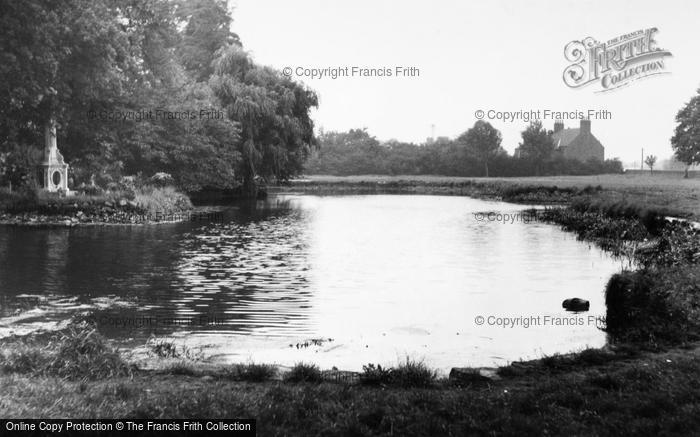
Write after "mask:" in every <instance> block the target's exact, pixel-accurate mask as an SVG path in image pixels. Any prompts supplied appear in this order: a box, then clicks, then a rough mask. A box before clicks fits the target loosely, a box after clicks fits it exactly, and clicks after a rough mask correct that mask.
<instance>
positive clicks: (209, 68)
mask: <svg viewBox="0 0 700 437" xmlns="http://www.w3.org/2000/svg"><path fill="white" fill-rule="evenodd" d="M176 15H177V18H178V20H179V21H180V23H182V25H183V26H184V29H183V31H182V39H181V41H180V42H179V43H178V47H177V53H178V55H179V56H180V59H181V61H182V65H183V66H184V67H185V69H186V70H187V71H188V72H189V73H191V74H192V75H193V77H194V78H195V80H197V81H206V80H208V79H209V76H211V75H212V74H213V73H214V66H213V61H214V60H215V59H216V56H217V52H218V51H219V50H220V49H222V48H224V47H227V46H229V45H236V46H238V47H241V42H240V40H239V38H238V35H236V34H235V33H233V32H232V31H231V22H232V21H233V19H232V18H231V14H230V13H229V10H228V5H227V2H226V0H178V1H177V9H176Z"/></svg>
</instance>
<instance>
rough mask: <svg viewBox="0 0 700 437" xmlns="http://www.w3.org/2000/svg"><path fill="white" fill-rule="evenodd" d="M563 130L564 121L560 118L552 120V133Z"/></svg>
mask: <svg viewBox="0 0 700 437" xmlns="http://www.w3.org/2000/svg"><path fill="white" fill-rule="evenodd" d="M563 130H564V122H563V121H561V120H556V121H555V122H554V133H557V132H561V131H563Z"/></svg>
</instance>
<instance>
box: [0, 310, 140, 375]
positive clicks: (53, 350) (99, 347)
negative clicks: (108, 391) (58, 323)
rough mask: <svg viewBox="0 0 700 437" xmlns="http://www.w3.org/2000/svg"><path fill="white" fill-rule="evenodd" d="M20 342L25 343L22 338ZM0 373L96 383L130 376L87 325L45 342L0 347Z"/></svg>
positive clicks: (58, 334) (116, 356)
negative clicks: (105, 379)
mask: <svg viewBox="0 0 700 437" xmlns="http://www.w3.org/2000/svg"><path fill="white" fill-rule="evenodd" d="M21 340H26V339H24V338H22V339H21ZM3 346H4V349H6V351H5V352H3V353H2V354H0V369H2V370H3V371H4V372H15V373H25V374H33V375H42V376H58V377H61V378H67V379H100V378H109V377H113V376H124V375H129V374H131V368H130V367H129V366H128V365H127V364H126V363H125V362H124V361H123V360H122V358H121V356H120V355H119V353H118V352H117V351H116V350H115V349H113V348H112V347H111V346H109V345H108V344H107V342H106V340H105V339H104V338H103V337H102V336H101V335H100V334H99V333H98V332H97V331H96V329H95V328H94V326H93V325H90V324H89V323H85V322H83V323H78V324H72V325H70V326H69V327H68V328H66V329H65V330H63V331H60V332H58V333H53V334H52V335H51V336H50V337H49V338H48V341H43V342H40V343H37V344H31V345H30V344H25V343H24V341H23V342H18V343H16V344H4V345H3Z"/></svg>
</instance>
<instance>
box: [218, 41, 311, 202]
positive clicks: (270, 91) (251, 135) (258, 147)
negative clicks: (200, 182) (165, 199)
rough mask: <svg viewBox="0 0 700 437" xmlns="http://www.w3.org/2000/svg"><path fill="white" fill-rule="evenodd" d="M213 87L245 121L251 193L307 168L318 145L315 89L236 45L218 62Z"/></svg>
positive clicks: (246, 186)
mask: <svg viewBox="0 0 700 437" xmlns="http://www.w3.org/2000/svg"><path fill="white" fill-rule="evenodd" d="M210 86H211V88H212V90H214V93H215V95H216V96H217V97H218V98H219V100H220V102H221V104H222V105H223V107H224V108H225V109H226V111H227V114H228V117H229V118H230V119H232V120H234V121H236V122H238V123H240V126H241V140H240V142H239V145H238V147H239V153H240V156H241V158H242V159H241V161H240V164H239V168H238V174H239V177H240V179H241V182H242V184H243V190H244V192H245V194H246V195H248V196H250V197H255V196H257V191H258V183H259V182H264V183H267V182H270V181H272V180H274V181H286V180H288V179H289V178H291V177H293V176H295V175H298V174H299V173H300V172H301V171H302V169H303V164H304V161H305V160H306V158H307V157H308V156H309V153H310V151H311V148H312V147H314V146H316V139H315V137H314V134H313V121H312V120H311V117H310V114H309V112H310V111H311V108H313V107H316V106H318V98H317V96H316V94H315V93H314V92H313V91H311V90H309V89H308V88H306V87H304V86H303V85H301V84H299V83H296V82H294V81H293V80H291V79H289V78H287V77H284V76H283V75H282V74H281V73H280V72H279V71H277V70H274V69H272V68H269V67H262V66H259V65H256V64H255V63H254V62H253V61H252V60H251V58H250V56H249V55H248V54H247V53H246V52H245V51H243V50H242V49H241V48H240V47H238V46H235V45H232V46H229V47H227V48H226V49H225V50H223V51H222V53H221V55H220V56H219V58H218V59H217V60H216V61H215V63H214V75H213V76H212V77H211V79H210Z"/></svg>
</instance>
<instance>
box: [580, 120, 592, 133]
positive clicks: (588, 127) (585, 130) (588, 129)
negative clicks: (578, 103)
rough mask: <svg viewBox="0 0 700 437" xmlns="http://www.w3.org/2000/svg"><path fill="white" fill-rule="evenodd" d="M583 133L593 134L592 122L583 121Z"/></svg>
mask: <svg viewBox="0 0 700 437" xmlns="http://www.w3.org/2000/svg"><path fill="white" fill-rule="evenodd" d="M581 133H582V134H586V135H588V134H590V133H591V120H589V119H587V118H584V119H581Z"/></svg>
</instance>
